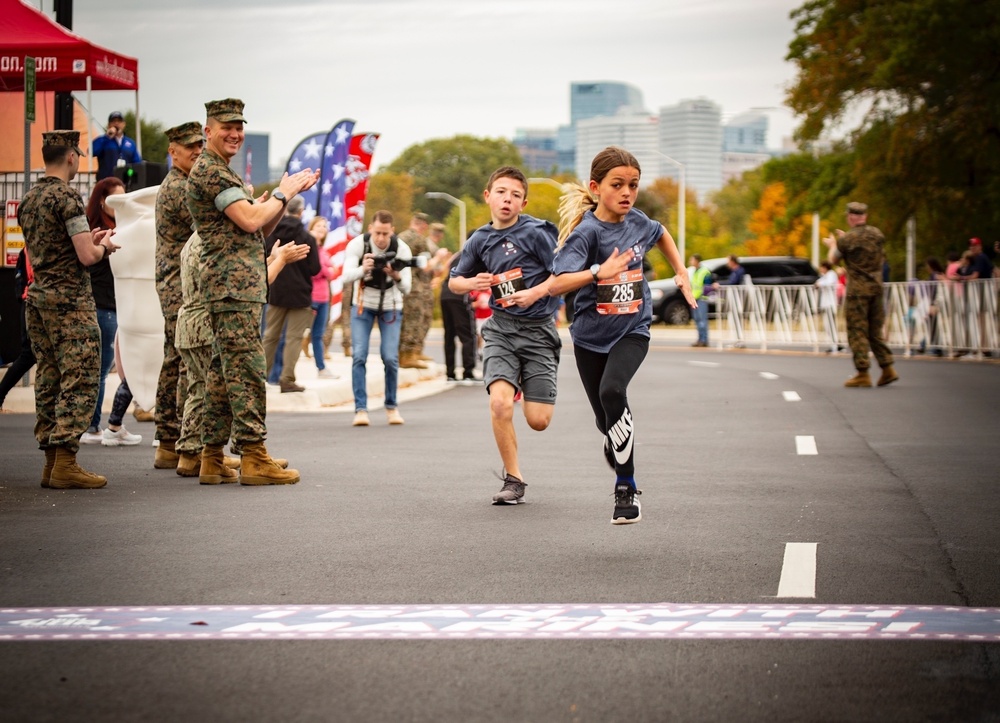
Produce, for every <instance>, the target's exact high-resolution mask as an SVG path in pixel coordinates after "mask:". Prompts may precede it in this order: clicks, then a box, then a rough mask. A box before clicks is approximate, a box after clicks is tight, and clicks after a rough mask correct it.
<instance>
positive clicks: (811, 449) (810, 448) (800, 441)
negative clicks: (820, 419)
mask: <svg viewBox="0 0 1000 723" xmlns="http://www.w3.org/2000/svg"><path fill="white" fill-rule="evenodd" d="M795 452H796V454H819V452H818V451H817V450H816V438H815V437H812V436H807V435H799V436H796V437H795Z"/></svg>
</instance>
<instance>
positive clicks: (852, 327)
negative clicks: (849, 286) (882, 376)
mask: <svg viewBox="0 0 1000 723" xmlns="http://www.w3.org/2000/svg"><path fill="white" fill-rule="evenodd" d="M844 317H845V318H846V320H847V343H848V344H850V345H851V352H853V354H854V368H855V369H857V370H858V371H861V372H863V371H867V369H868V367H869V366H871V362H870V361H869V359H868V351H869V349H870V350H871V352H872V353H873V354H874V355H875V360H876V361H877V362H878V365H879V366H880V367H881V368H883V369H885V368H886V367H887V366H890V365H891V364H892V352H891V351H889V347H888V346H886V344H885V342H884V341H882V327H883V326H884V325H885V305H884V302H883V301H882V294H878V295H877V296H859V295H857V294H848V295H847V298H846V299H845V300H844Z"/></svg>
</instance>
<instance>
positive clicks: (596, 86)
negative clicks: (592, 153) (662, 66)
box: [556, 81, 643, 178]
mask: <svg viewBox="0 0 1000 723" xmlns="http://www.w3.org/2000/svg"><path fill="white" fill-rule="evenodd" d="M626 107H627V108H632V109H636V110H639V109H642V107H643V100H642V91H640V90H639V89H638V88H636V87H635V86H634V85H629V84H628V83H618V82H611V81H597V82H593V81H577V82H575V83H570V86H569V118H570V121H569V122H570V124H569V125H568V126H561V127H560V128H559V132H558V141H557V145H556V150H557V152H558V157H559V168H560V170H566V171H571V170H573V169H574V168H576V167H577V166H578V165H579V159H580V154H579V152H578V149H579V144H578V142H577V138H576V129H577V125H578V123H579V122H580V121H584V120H587V119H589V118H599V117H602V116H613V115H615V113H617V112H618V111H619V109H621V108H626ZM586 163H587V173H588V174H589V173H590V165H589V164H590V158H587V159H586ZM583 178H586V176H583Z"/></svg>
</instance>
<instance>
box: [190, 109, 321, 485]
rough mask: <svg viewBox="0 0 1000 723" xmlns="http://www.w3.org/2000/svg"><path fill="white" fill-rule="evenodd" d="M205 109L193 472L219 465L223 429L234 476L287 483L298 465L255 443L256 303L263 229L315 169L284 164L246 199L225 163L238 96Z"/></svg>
mask: <svg viewBox="0 0 1000 723" xmlns="http://www.w3.org/2000/svg"><path fill="white" fill-rule="evenodd" d="M205 109H206V112H207V115H208V120H207V123H206V126H205V138H206V147H205V151H204V153H202V155H201V157H200V158H199V159H198V160H197V161H196V162H195V164H194V167H193V168H192V169H191V173H190V175H189V176H188V185H187V201H188V208H189V209H190V211H191V217H192V219H193V220H194V224H195V229H196V230H197V232H198V234H199V236H200V237H201V242H202V249H201V267H200V274H199V276H200V278H199V281H200V287H201V290H202V294H203V299H204V302H205V306H206V308H207V309H208V313H209V319H210V321H211V325H212V334H213V336H214V345H213V353H212V362H211V366H210V368H209V373H208V377H207V380H206V389H205V425H204V428H203V430H202V442H203V443H204V447H203V448H202V454H201V470H200V477H201V478H202V479H203V480H205V479H208V480H211V479H214V478H215V477H218V476H219V475H222V474H225V473H224V471H223V468H224V467H225V457H224V455H223V451H222V448H223V446H224V445H225V444H226V442H227V441H229V439H230V431H231V432H232V439H233V441H234V443H235V444H236V445H237V446H238V447H239V449H240V452H241V456H242V460H241V462H240V483H241V484H245V485H265V484H294V483H296V482H298V481H299V473H298V472H297V471H296V470H294V469H287V470H283V469H282V468H281V467H280V466H279V465H278V464H277V463H276V462H275V461H274V460H273V459H272V458H271V456H270V455H269V454H268V453H267V449H266V448H265V447H264V438H265V436H266V434H267V427H266V425H265V423H264V416H265V413H266V407H267V397H266V391H265V387H264V347H263V345H262V343H261V338H260V318H261V311H262V307H263V305H264V302H265V301H266V300H267V276H266V274H267V270H266V262H265V259H264V236H265V235H267V234H269V233H270V232H271V231H272V230H274V227H275V226H276V225H277V223H278V220H279V219H280V218H281V216H282V212H283V211H284V209H285V206H286V205H287V204H288V200H289V199H291V198H293V197H294V196H295V195H296V194H298V192H299V191H303V190H305V189H308V188H311V187H312V186H313V185H314V184H315V183H316V181H317V180H318V178H319V171H313V170H311V169H307V170H304V171H300V172H299V173H296V174H294V175H291V176H289V175H288V174H287V173H286V174H285V175H284V176H282V178H281V181H280V182H279V184H278V188H277V190H275V192H274V193H272V194H271V195H270V196H268V195H267V194H264V195H262V196H261V197H260V198H257V199H254V198H253V197H252V195H251V189H249V188H248V187H247V186H246V185H244V183H243V180H242V179H241V178H240V177H239V175H238V174H237V173H236V172H234V171H233V169H231V168H230V167H229V161H230V160H231V159H232V157H233V156H235V155H236V154H237V152H238V151H239V149H240V147H241V146H242V145H243V141H244V133H243V124H244V122H245V118H244V117H243V101H241V100H237V99H235V98H226V99H225V100H215V101H209V102H208V103H206V104H205Z"/></svg>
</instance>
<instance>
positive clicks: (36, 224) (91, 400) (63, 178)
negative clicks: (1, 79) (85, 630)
mask: <svg viewBox="0 0 1000 723" xmlns="http://www.w3.org/2000/svg"><path fill="white" fill-rule="evenodd" d="M42 138H43V140H42V159H43V160H44V161H45V175H44V176H43V177H42V179H41V180H40V181H38V183H36V184H35V185H34V187H33V188H32V189H31V190H30V191H28V192H27V193H26V194H25V195H24V199H23V200H22V201H21V203H20V205H19V206H18V209H17V221H18V223H19V224H20V226H21V228H22V229H23V233H24V239H25V243H26V245H27V248H28V255H29V256H30V257H31V264H32V267H33V269H34V274H35V280H34V283H33V284H32V285H31V287H30V288H29V290H28V305H27V308H26V310H25V312H26V313H25V316H26V319H27V324H28V335H29V337H30V338H31V349H32V351H33V352H34V354H35V357H36V359H37V360H38V370H37V372H36V377H35V415H36V418H35V439H37V440H38V447H39V449H41V450H42V451H44V452H45V466H44V467H43V468H42V487H53V488H56V489H93V488H96V487H104V486H105V485H106V484H107V483H108V480H107V478H105V477H103V476H101V475H98V474H93V473H91V472H88V471H86V470H84V469H83V468H82V467H80V465H79V464H77V462H76V453H77V451H79V449H80V435H81V434H83V433H84V432H85V431H87V426H88V425H89V424H90V417H91V415H92V414H93V413H94V406H95V405H96V404H97V387H98V385H99V383H100V373H99V372H100V368H101V351H100V336H101V332H100V329H99V327H98V326H97V308H96V307H95V306H94V295H93V294H92V293H91V291H90V277H89V275H88V274H87V269H86V267H87V266H91V265H93V264H96V263H97V262H98V261H100V260H102V259H105V258H107V257H108V256H109V255H110V254H112V253H114V252H115V251H116V250H117V249H118V247H117V246H116V245H115V244H114V243H113V242H112V240H111V232H110V231H106V230H105V231H96V232H95V233H94V234H91V232H90V226H89V224H88V223H87V215H86V211H85V209H84V206H83V200H82V199H81V198H80V194H79V193H77V192H76V191H75V190H74V189H73V188H71V187H70V185H69V182H70V181H71V180H73V178H74V177H75V176H76V174H77V171H78V170H79V168H80V157H81V156H82V155H83V151H81V150H80V148H79V143H80V134H79V132H77V131H49V132H47V133H43V134H42Z"/></svg>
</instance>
